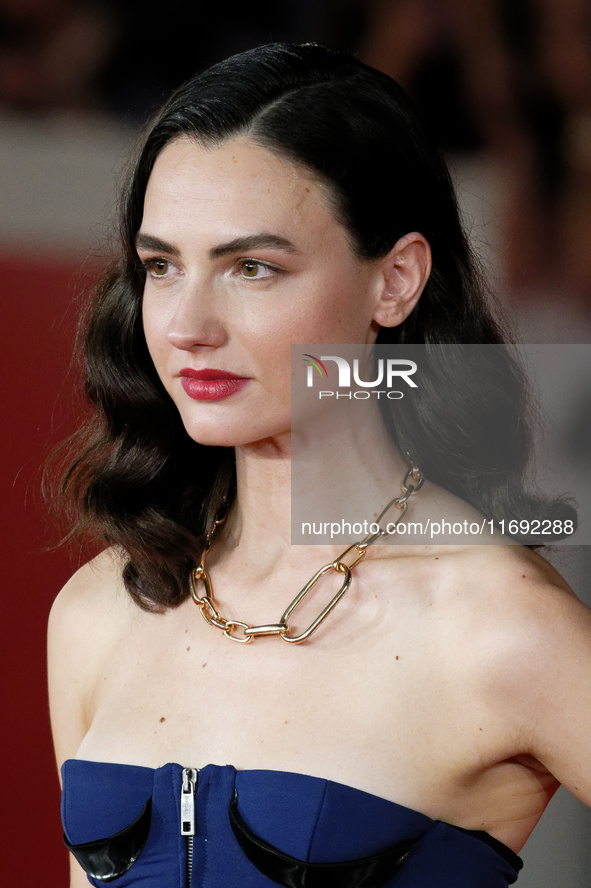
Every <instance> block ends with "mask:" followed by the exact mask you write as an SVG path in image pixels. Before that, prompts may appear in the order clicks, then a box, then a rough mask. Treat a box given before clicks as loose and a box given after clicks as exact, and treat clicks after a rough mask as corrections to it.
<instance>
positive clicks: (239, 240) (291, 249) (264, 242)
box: [209, 232, 298, 259]
mask: <svg viewBox="0 0 591 888" xmlns="http://www.w3.org/2000/svg"><path fill="white" fill-rule="evenodd" d="M265 247H274V248H276V249H279V250H285V251H287V252H288V253H297V252H298V251H297V249H296V248H295V246H294V245H293V244H292V242H291V241H289V240H288V239H287V238H286V237H281V236H280V235H278V234H268V233H267V232H262V233H261V234H249V235H245V236H244V237H236V238H234V240H231V241H228V242H227V243H225V244H218V246H217V247H212V248H211V250H210V251H209V257H210V259H219V258H220V256H226V255H227V254H228V253H245V252H248V251H249V250H260V249H261V248H265Z"/></svg>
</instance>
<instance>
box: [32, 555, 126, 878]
mask: <svg viewBox="0 0 591 888" xmlns="http://www.w3.org/2000/svg"><path fill="white" fill-rule="evenodd" d="M120 574H121V565H120V563H119V562H118V560H117V558H116V557H115V556H114V554H113V553H112V552H109V551H107V552H104V553H102V554H101V555H100V556H99V557H98V558H96V559H94V561H92V562H90V563H89V564H87V565H85V566H84V567H82V568H81V569H80V570H79V571H78V572H77V573H76V574H74V576H73V577H72V578H71V580H70V581H69V582H68V583H67V584H66V585H65V586H64V588H63V589H62V591H61V592H60V593H59V595H58V596H57V598H56V600H55V602H54V604H53V607H52V609H51V613H50V617H49V626H48V681H49V704H50V714H51V728H52V733H53V739H54V745H55V753H56V759H57V764H58V768H61V766H62V764H63V762H64V761H65V760H66V759H68V758H74V757H75V756H76V753H77V752H78V749H79V747H80V744H81V743H82V741H83V739H84V737H85V736H86V734H87V732H88V730H89V728H90V726H91V723H92V710H91V705H90V701H91V700H92V692H93V689H94V688H95V687H96V676H97V675H98V671H99V670H100V665H101V663H102V662H103V659H104V657H105V654H106V651H108V649H109V641H110V639H111V638H112V635H113V628H114V627H116V626H117V622H118V621H117V620H116V619H115V616H116V614H115V613H114V608H113V606H112V605H113V601H114V599H116V598H121V596H120V595H117V594H116V593H115V594H114V592H115V590H116V589H117V588H118V587H120V586H121V581H120V579H119V577H120ZM109 617H110V618H111V619H109ZM117 628H120V627H117ZM60 776H61V775H60ZM70 872H71V881H70V888H83V886H88V880H87V878H86V873H85V872H84V871H83V870H82V868H81V867H80V865H79V864H78V862H77V861H76V859H75V858H74V857H72V856H70Z"/></svg>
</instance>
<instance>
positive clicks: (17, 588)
mask: <svg viewBox="0 0 591 888" xmlns="http://www.w3.org/2000/svg"><path fill="white" fill-rule="evenodd" d="M0 281H1V284H0V286H1V288H2V293H3V298H2V324H1V327H0V342H1V348H0V361H1V366H2V398H1V403H2V413H3V423H2V435H1V438H0V467H1V469H0V471H1V477H2V496H1V497H0V528H1V533H2V537H1V538H2V548H3V551H4V557H3V570H2V576H3V583H2V585H3V594H2V644H1V645H0V657H1V669H2V672H1V674H2V676H3V680H2V697H3V702H2V753H3V755H2V761H3V769H4V773H3V779H2V797H3V804H2V830H1V836H2V837H1V839H0V842H1V847H2V871H3V877H2V881H3V883H4V884H6V885H8V884H10V885H11V886H17V888H20V886H29V885H31V886H32V885H39V884H43V885H47V886H48V888H54V886H55V888H60V886H61V888H64V886H66V885H67V884H68V875H67V872H68V865H67V852H66V851H65V848H64V847H63V845H62V843H61V825H60V819H59V801H60V798H59V785H58V779H57V772H56V768H55V763H54V759H53V750H52V745H51V736H50V728H49V714H48V706H47V685H46V674H45V632H46V623H47V616H48V613H49V609H50V607H51V603H52V601H53V599H54V597H55V595H56V593H57V592H58V590H59V589H60V588H61V586H62V585H63V583H64V582H65V581H66V579H67V578H68V577H69V576H70V574H71V573H72V572H73V569H74V568H75V567H76V566H77V564H76V561H75V558H74V557H73V556H72V554H68V553H67V552H65V551H63V550H59V551H51V552H50V551H48V550H47V547H48V545H49V544H50V543H51V542H52V540H53V541H55V539H56V538H57V537H56V534H55V533H54V532H53V533H52V531H51V528H50V526H49V522H48V519H47V513H46V511H45V509H44V507H43V505H42V502H41V496H40V492H39V489H40V478H41V467H42V463H43V460H44V456H45V455H47V454H48V453H49V452H50V450H51V448H52V445H53V444H55V442H57V441H58V440H60V439H61V438H63V437H64V435H65V434H66V433H67V432H68V431H69V430H72V429H73V428H74V427H75V424H76V419H75V414H76V408H75V406H74V402H73V401H74V399H73V380H72V379H71V377H68V375H67V371H68V367H69V364H70V357H71V353H72V342H73V335H74V330H75V324H76V312H75V309H74V304H73V303H74V299H73V297H74V293H75V292H76V291H77V290H80V288H82V287H84V286H85V285H88V275H87V274H86V273H85V274H84V275H81V272H80V262H74V261H73V262H72V264H71V265H69V264H68V263H67V262H65V263H63V264H54V263H52V262H51V261H50V260H47V261H43V260H41V259H38V258H33V257H32V256H23V255H22V254H20V255H19V258H18V259H15V258H14V257H11V256H6V255H5V256H4V257H3V258H1V259H0ZM64 380H67V381H66V382H64ZM6 877H7V881H6V882H4V878H6Z"/></svg>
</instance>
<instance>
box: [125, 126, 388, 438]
mask: <svg viewBox="0 0 591 888" xmlns="http://www.w3.org/2000/svg"><path fill="white" fill-rule="evenodd" d="M137 250H138V254H139V257H140V259H141V261H142V262H143V263H144V265H145V267H146V285H145V291H144V299H143V322H144V330H145V336H146V341H147V344H148V349H149V351H150V354H151V356H152V360H153V361H154V365H155V367H156V370H157V372H158V374H159V376H160V379H161V380H162V382H163V384H164V387H165V388H166V390H167V392H168V393H169V394H170V396H171V398H172V400H173V401H174V403H175V404H176V406H177V407H178V409H179V411H180V414H181V417H182V420H183V422H184V425H185V428H186V429H187V432H188V434H189V435H190V436H191V437H192V438H193V439H194V440H196V441H199V442H201V443H203V444H217V445H224V446H236V445H241V444H248V443H253V442H257V441H263V440H266V439H269V438H275V437H276V436H280V435H283V434H286V433H288V432H289V429H290V389H291V382H290V375H291V374H290V370H291V352H290V346H291V345H292V344H297V343H307V344H324V343H368V342H373V341H374V339H375V336H376V333H377V325H376V323H375V322H374V319H373V314H374V305H375V300H376V293H377V289H378V287H379V281H380V275H379V272H378V266H377V263H376V262H371V261H366V260H362V259H359V258H358V257H357V256H356V255H355V253H354V251H353V249H352V247H351V246H350V243H349V239H348V236H347V232H346V230H345V229H344V228H343V226H342V225H341V224H340V223H339V222H338V221H337V219H336V218H335V216H334V215H333V213H332V211H331V209H330V205H329V201H328V199H327V197H326V195H325V193H324V192H323V188H322V185H321V184H320V183H319V182H318V181H316V180H314V178H313V177H312V175H311V174H308V173H307V172H305V171H302V170H301V169H299V168H298V167H297V166H295V165H293V164H291V163H290V162H288V161H286V160H283V159H282V158H280V157H278V156H277V155H276V154H274V153H272V152H270V151H267V150H266V149H264V148H261V147H259V146H257V145H255V144H254V143H253V142H251V141H249V140H248V139H247V138H244V137H241V138H235V139H231V140H228V141H226V142H224V143H222V144H221V145H220V146H218V147H212V148H204V147H202V146H200V145H198V144H196V143H195V142H194V141H191V140H190V139H189V138H187V137H181V138H179V139H177V140H175V141H174V142H172V143H170V144H168V145H167V146H166V148H164V150H163V151H162V153H161V154H160V155H159V157H158V159H157V160H156V163H155V166H154V169H153V172H152V174H151V176H150V180H149V182H148V187H147V190H146V196H145V204H144V215H143V219H142V224H141V228H140V231H139V232H138V236H137Z"/></svg>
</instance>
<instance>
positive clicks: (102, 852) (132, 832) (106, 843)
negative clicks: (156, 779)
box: [64, 796, 152, 882]
mask: <svg viewBox="0 0 591 888" xmlns="http://www.w3.org/2000/svg"><path fill="white" fill-rule="evenodd" d="M151 815H152V797H151V796H150V798H149V799H148V801H147V802H146V804H145V806H144V808H143V810H142V813H141V814H140V816H139V817H138V818H137V819H136V820H134V821H133V823H130V824H129V826H126V827H124V828H123V829H121V830H119V832H116V833H114V834H113V835H112V836H109V837H108V838H106V839H96V840H95V841H92V842H83V843H82V844H80V845H73V844H72V843H71V842H69V841H68V839H67V837H66V835H65V833H64V844H65V846H66V848H67V849H68V850H69V851H71V852H72V854H73V855H74V857H75V858H76V860H77V861H78V863H79V864H80V866H81V867H82V869H83V870H85V871H86V872H87V873H88V875H89V876H90V878H91V879H96V880H97V881H98V882H112V881H114V879H118V878H119V876H122V875H123V874H124V873H126V872H127V871H128V870H129V869H131V867H132V866H133V865H134V863H135V862H136V860H137V859H138V857H139V856H140V854H141V853H142V851H143V850H144V846H145V844H146V842H147V840H148V833H149V832H150V821H151Z"/></svg>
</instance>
